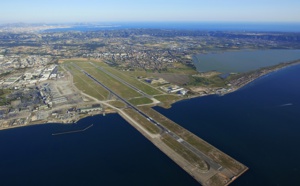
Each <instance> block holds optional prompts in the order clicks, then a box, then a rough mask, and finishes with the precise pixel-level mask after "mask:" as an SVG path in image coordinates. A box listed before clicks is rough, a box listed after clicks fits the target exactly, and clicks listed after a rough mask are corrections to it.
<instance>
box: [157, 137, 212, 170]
mask: <svg viewBox="0 0 300 186" xmlns="http://www.w3.org/2000/svg"><path fill="white" fill-rule="evenodd" d="M162 141H163V142H164V143H165V144H166V145H168V146H169V147H170V148H171V149H173V150H174V151H175V152H176V153H178V154H179V155H180V156H182V157H183V158H184V159H186V160H187V161H188V162H189V163H191V164H192V165H194V166H196V167H197V168H199V169H200V170H203V171H207V170H208V169H209V167H208V165H207V164H206V163H205V161H203V160H202V159H201V158H199V157H198V156H197V155H196V154H194V153H193V152H191V151H190V150H188V149H187V148H185V147H184V146H183V145H182V144H180V143H179V142H178V141H176V140H175V139H173V138H172V137H171V136H169V135H166V134H165V135H164V136H163V137H162Z"/></svg>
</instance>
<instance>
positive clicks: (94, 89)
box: [66, 64, 109, 100]
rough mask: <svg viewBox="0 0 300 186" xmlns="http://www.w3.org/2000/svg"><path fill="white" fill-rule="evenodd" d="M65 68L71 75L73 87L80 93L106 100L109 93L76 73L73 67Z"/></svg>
mask: <svg viewBox="0 0 300 186" xmlns="http://www.w3.org/2000/svg"><path fill="white" fill-rule="evenodd" d="M66 68H67V69H68V70H69V71H70V72H71V74H72V75H73V82H74V85H75V86H76V87H77V88H78V89H79V90H81V91H82V92H84V93H86V94H88V95H90V96H92V97H94V98H96V99H98V100H106V99H107V97H108V95H109V92H108V91H107V90H105V89H104V88H103V87H101V86H100V85H98V84H96V83H95V82H94V81H93V80H92V79H90V78H89V77H87V76H86V75H84V74H83V73H82V72H80V71H78V70H77V69H76V68H75V67H74V66H72V65H70V64H66Z"/></svg>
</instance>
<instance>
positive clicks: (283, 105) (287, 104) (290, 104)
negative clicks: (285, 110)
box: [278, 103, 293, 107]
mask: <svg viewBox="0 0 300 186" xmlns="http://www.w3.org/2000/svg"><path fill="white" fill-rule="evenodd" d="M292 105H293V103H286V104H282V105H279V106H278V107H287V106H292Z"/></svg>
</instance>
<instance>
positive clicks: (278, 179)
mask: <svg viewBox="0 0 300 186" xmlns="http://www.w3.org/2000/svg"><path fill="white" fill-rule="evenodd" d="M299 79H300V65H298V66H292V67H289V68H286V69H283V70H280V71H278V72H274V73H272V74H269V75H267V76H264V77H262V78H260V79H258V80H256V81H254V82H253V83H251V84H249V85H248V86H246V87H244V88H242V89H240V90H239V91H236V92H234V93H231V94H228V95H225V96H221V97H220V96H207V97H201V98H195V99H191V100H185V101H181V102H178V103H176V104H174V105H173V107H172V108H171V109H168V110H165V109H162V108H159V107H156V108H155V109H156V110H158V111H159V112H161V113H163V114H165V115H166V116H168V117H169V118H171V119H172V120H174V121H176V122H178V123H180V124H181V125H182V126H183V127H185V128H187V129H188V130H190V131H192V132H193V133H195V134H197V135H198V136H200V137H201V138H203V139H205V140H206V141H208V142H209V143H211V144H213V145H214V146H216V147H217V148H219V149H220V150H222V151H224V152H225V153H227V154H229V155H230V156H232V157H234V158H235V159H237V160H238V161H240V162H242V163H243V164H245V165H246V166H248V167H249V168H250V169H249V171H248V172H247V173H245V174H244V175H243V176H241V177H240V178H238V179H237V180H236V181H235V182H234V183H233V184H232V185H235V186H247V185H249V186H250V185H251V186H253V185H256V186H260V185H261V186H266V185H284V186H285V185H289V186H291V185H299V175H300V161H299V157H300V148H299V146H300V135H299V134H300V117H299V116H300V97H299V95H300V84H299ZM92 123H93V124H94V126H93V127H92V128H90V129H88V130H87V131H85V132H82V133H74V134H67V135H62V136H52V135H51V134H52V133H56V132H63V131H68V130H75V129H82V128H85V127H86V126H89V125H90V124H92ZM0 148H1V150H0V175H1V184H0V185H1V186H10V185H45V186H50V185H51V186H52V185H53V186H54V185H55V186H57V185H118V186H119V185H149V186H150V185H158V186H159V185H164V186H165V185H176V186H177V185H180V186H181V185H182V186H187V185H188V186H192V185H198V184H197V182H196V181H195V180H194V179H193V178H192V177H190V176H189V175H188V174H187V173H185V172H184V171H183V170H182V169H181V168H180V167H178V166H177V165H176V164H175V163H173V162H172V161H171V160H170V159H169V158H168V157H166V156H165V155H164V154H163V153H162V152H160V151H159V150H158V149H157V148H156V147H155V146H154V145H152V144H151V143H150V142H149V141H148V140H147V139H145V138H144V137H143V136H142V135H141V134H140V133H139V132H137V131H136V130H135V129H134V128H133V127H131V126H130V125H129V124H128V123H127V122H126V121H124V120H123V119H122V118H121V117H120V116H118V115H116V114H110V115H107V116H94V117H89V118H85V119H82V120H80V121H79V123H78V124H76V125H59V124H44V125H37V126H31V127H23V128H16V129H11V130H4V131H0Z"/></svg>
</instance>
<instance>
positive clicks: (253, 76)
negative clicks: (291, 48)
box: [0, 59, 300, 130]
mask: <svg viewBox="0 0 300 186" xmlns="http://www.w3.org/2000/svg"><path fill="white" fill-rule="evenodd" d="M295 65H300V59H299V60H295V61H291V62H285V63H280V64H278V65H275V66H271V67H265V68H262V69H259V70H255V71H251V72H248V73H246V74H243V75H242V76H241V77H240V78H238V79H236V80H233V81H238V83H237V82H234V83H237V84H236V85H235V86H233V87H232V90H230V91H228V92H225V93H222V94H218V93H216V92H213V93H209V94H202V95H199V94H198V95H197V94H196V95H192V96H190V97H185V98H182V99H180V100H177V101H175V102H173V103H171V104H169V107H164V106H161V105H155V106H159V107H162V108H164V109H170V108H172V105H173V104H175V103H178V102H180V101H184V100H189V99H194V98H200V97H205V96H212V95H218V96H224V95H227V94H230V93H233V92H235V91H238V90H239V89H241V88H243V87H245V86H247V85H249V84H250V83H252V82H253V81H255V80H258V79H259V78H262V77H264V76H266V75H268V74H271V73H273V72H277V71H280V70H283V69H286V68H288V67H292V66H295ZM245 78H246V79H245ZM240 79H242V80H240ZM239 80H240V82H239ZM231 82H232V81H231ZM110 113H112V114H117V113H118V111H116V110H111V111H110V112H109V113H107V114H110ZM100 114H103V113H99V115H100ZM94 115H98V114H95V113H89V114H86V115H85V116H82V117H80V118H79V119H78V120H76V121H75V122H71V123H69V122H66V123H63V122H62V120H57V121H55V120H51V121H49V120H39V121H34V122H32V121H31V122H29V123H28V124H26V125H19V126H12V127H6V128H0V130H8V129H15V128H19V127H28V126H34V125H42V124H54V123H55V124H67V125H69V124H73V123H77V122H78V121H80V120H81V119H83V118H86V117H90V116H94Z"/></svg>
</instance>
